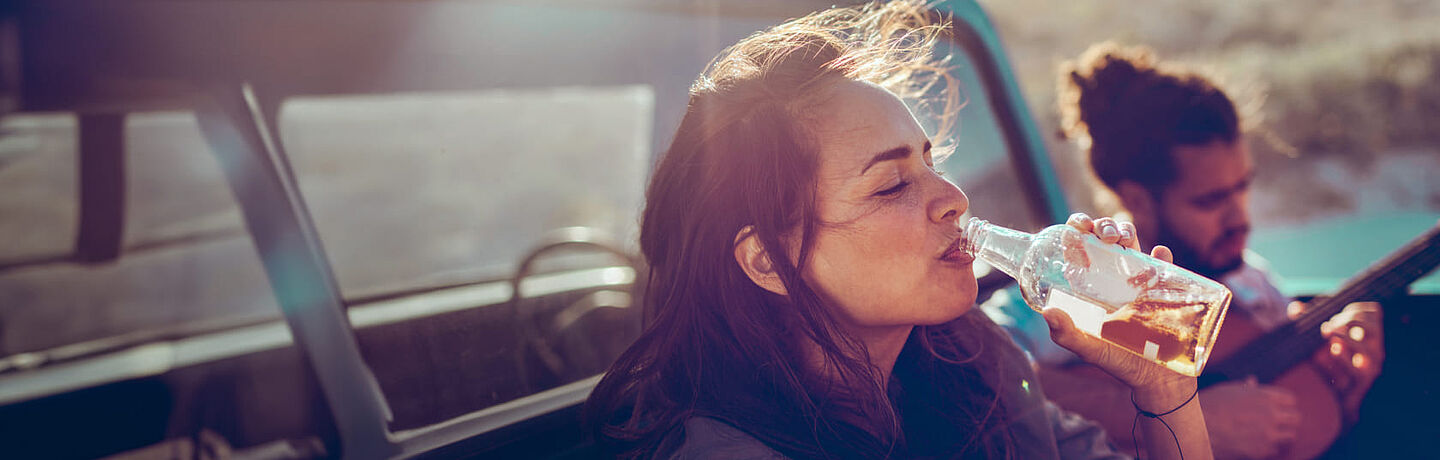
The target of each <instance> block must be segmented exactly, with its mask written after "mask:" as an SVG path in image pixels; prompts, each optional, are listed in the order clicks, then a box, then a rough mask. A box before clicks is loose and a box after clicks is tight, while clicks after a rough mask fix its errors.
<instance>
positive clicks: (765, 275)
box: [735, 225, 788, 295]
mask: <svg viewBox="0 0 1440 460" xmlns="http://www.w3.org/2000/svg"><path fill="white" fill-rule="evenodd" d="M735 263H738V264H740V269H741V270H744V271H745V275H746V276H749V277H750V281H753V282H755V285H757V286H760V287H761V288H763V289H765V290H767V291H770V292H773V293H776V294H780V295H787V294H786V292H788V291H786V290H785V283H783V282H781V281H780V275H779V274H778V273H776V272H775V264H774V263H773V262H771V261H770V254H769V253H768V252H766V251H765V245H764V244H762V243H761V242H760V237H759V236H758V235H756V234H755V226H753V225H746V226H745V228H742V229H740V231H739V232H736V233H735Z"/></svg>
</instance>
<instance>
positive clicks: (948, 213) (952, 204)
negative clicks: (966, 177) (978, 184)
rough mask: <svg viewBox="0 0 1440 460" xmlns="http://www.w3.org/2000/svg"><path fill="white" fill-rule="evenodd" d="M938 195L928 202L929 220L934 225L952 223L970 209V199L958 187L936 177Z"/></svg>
mask: <svg viewBox="0 0 1440 460" xmlns="http://www.w3.org/2000/svg"><path fill="white" fill-rule="evenodd" d="M935 179H936V180H937V181H938V182H939V183H940V184H939V187H938V188H939V190H940V191H939V194H938V195H937V196H936V197H935V198H933V199H932V200H931V202H930V210H929V211H930V220H932V221H934V222H935V223H947V222H948V223H954V222H955V221H957V220H959V219H960V216H961V215H962V214H965V211H967V210H969V209H970V197H967V196H965V192H964V191H963V190H960V187H959V186H956V185H955V184H953V183H951V182H950V181H948V180H945V179H944V178H942V177H939V176H936V177H935Z"/></svg>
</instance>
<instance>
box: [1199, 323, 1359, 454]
mask: <svg viewBox="0 0 1440 460" xmlns="http://www.w3.org/2000/svg"><path fill="white" fill-rule="evenodd" d="M1264 334H1265V330H1264V329H1261V328H1260V326H1259V325H1258V324H1256V323H1255V321H1254V320H1253V319H1251V317H1250V315H1248V314H1246V313H1245V312H1244V311H1241V310H1239V309H1238V308H1237V309H1232V310H1231V311H1230V312H1229V313H1227V314H1226V316H1225V325H1224V326H1222V327H1221V328H1220V336H1219V337H1218V338H1216V339H1215V350H1214V351H1212V352H1211V356H1210V359H1211V360H1212V361H1224V360H1226V359H1228V358H1230V356H1231V355H1233V354H1235V353H1237V352H1239V351H1240V350H1241V349H1242V348H1244V346H1245V345H1246V344H1248V343H1250V342H1252V341H1254V340H1255V339H1257V338H1259V337H1260V336H1262V335H1264ZM1269 385H1274V386H1277V387H1281V388H1284V389H1286V390H1289V391H1290V392H1291V393H1292V394H1294V395H1295V405H1296V409H1297V410H1299V411H1300V427H1299V430H1298V432H1297V433H1296V438H1295V443H1294V444H1292V445H1291V446H1290V449H1288V450H1286V451H1284V452H1282V453H1281V455H1280V456H1279V458H1285V459H1309V458H1315V457H1318V456H1320V455H1321V454H1323V453H1325V450H1326V449H1329V448H1330V444H1332V443H1334V442H1335V438H1336V437H1338V436H1339V434H1340V420H1341V409H1340V403H1339V402H1338V401H1336V399H1335V393H1334V391H1332V390H1331V389H1330V384H1329V383H1327V382H1326V380H1325V378H1324V377H1323V376H1321V375H1320V373H1319V372H1317V371H1316V370H1315V368H1314V367H1313V366H1309V365H1299V366H1294V367H1291V368H1290V370H1289V371H1287V372H1285V373H1284V374H1281V375H1280V377H1278V378H1276V379H1275V380H1274V381H1272V382H1270V383H1269ZM1200 403H1201V404H1202V405H1203V404H1204V403H1205V401H1204V399H1201V401H1200ZM1256 428H1259V427H1256Z"/></svg>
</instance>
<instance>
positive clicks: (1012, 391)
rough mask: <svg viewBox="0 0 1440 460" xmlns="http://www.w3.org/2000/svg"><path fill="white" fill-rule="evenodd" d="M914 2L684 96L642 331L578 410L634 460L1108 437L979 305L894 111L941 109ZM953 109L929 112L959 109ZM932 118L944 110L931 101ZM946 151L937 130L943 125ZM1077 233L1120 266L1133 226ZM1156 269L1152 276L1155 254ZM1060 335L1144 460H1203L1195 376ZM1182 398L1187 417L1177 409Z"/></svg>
mask: <svg viewBox="0 0 1440 460" xmlns="http://www.w3.org/2000/svg"><path fill="white" fill-rule="evenodd" d="M927 18H928V16H927V15H926V13H925V12H924V11H923V9H922V8H921V7H920V6H919V5H917V4H913V3H892V4H887V5H870V6H866V7H862V8H856V9H836V10H830V11H825V12H821V13H817V14H814V15H811V16H807V17H805V18H801V19H796V20H793V21H790V22H787V23H785V24H783V25H780V26H777V27H775V28H773V29H770V30H768V31H765V32H762V33H759V34H756V35H753V36H751V37H749V38H746V39H745V40H743V41H741V42H740V43H738V44H736V45H734V46H732V47H731V48H729V49H727V50H726V51H724V52H723V53H722V54H721V55H720V56H719V57H717V58H716V60H715V61H714V62H712V63H711V65H710V67H709V68H708V69H707V71H706V72H705V73H704V75H703V76H702V77H701V78H700V79H699V81H697V82H696V83H695V85H694V86H693V87H692V89H691V98H690V105H689V109H688V110H687V112H686V115H685V117H684V119H683V120H682V121H681V123H680V127H679V129H678V132H677V133H676V135H675V140H674V141H673V143H672V144H671V146H670V149H669V150H668V151H667V152H666V154H665V156H664V158H663V159H662V160H661V162H660V165H659V167H658V168H657V170H656V171H655V174H654V176H653V179H652V181H651V184H650V188H649V191H648V194H647V204H646V208H645V211H644V215H643V217H642V219H643V222H642V226H641V237H640V240H641V249H642V251H643V252H644V255H645V257H646V259H647V260H648V262H649V264H650V268H651V272H650V277H651V278H650V281H649V286H650V290H649V292H647V294H646V296H645V300H644V302H645V305H646V310H647V316H649V324H647V326H646V331H645V333H644V334H643V335H642V336H641V338H640V339H639V340H637V341H636V342H635V343H634V344H633V345H632V346H631V347H630V349H629V350H627V351H626V352H625V353H624V354H623V355H622V356H621V357H620V358H619V360H618V361H617V362H616V363H615V364H614V366H613V367H612V368H611V370H610V372H609V373H608V374H607V375H606V376H605V378H604V379H603V380H602V381H601V382H600V383H599V385H597V387H596V388H595V391H594V393H593V394H592V396H591V399H590V402H589V404H588V407H587V413H588V417H587V418H589V420H590V422H591V423H593V424H594V426H595V428H596V435H597V439H598V440H599V442H600V443H601V445H602V446H604V447H606V448H607V449H609V450H611V451H612V453H615V454H618V455H621V456H626V457H666V458H780V457H790V458H833V457H841V458H885V457H891V458H912V457H962V456H968V457H986V458H1004V457H1010V458H1046V457H1050V458H1054V457H1060V456H1067V457H1076V456H1083V457H1086V458H1094V457H1105V456H1107V455H1109V450H1108V446H1106V445H1105V444H1104V441H1103V434H1101V433H1100V432H1099V431H1098V430H1097V429H1094V428H1093V425H1089V424H1085V423H1081V422H1078V421H1077V419H1075V418H1074V417H1073V416H1070V415H1067V414H1063V413H1061V412H1059V411H1058V410H1057V409H1055V408H1054V406H1053V405H1050V404H1047V403H1046V402H1045V401H1044V400H1043V397H1042V396H1040V395H1041V393H1040V392H1039V391H1038V382H1036V380H1035V378H1034V377H1033V374H1032V371H1031V369H1030V367H1029V365H1028V363H1027V362H1026V361H1025V359H1024V357H1023V355H1021V354H1020V353H1019V352H1018V350H1017V349H1016V348H1015V347H1014V345H1013V343H1011V342H1010V341H1009V339H1008V338H1006V336H1005V335H1004V333H1003V332H1001V331H999V330H998V328H996V327H995V326H994V324H992V323H990V322H988V320H986V319H985V317H984V315H980V314H973V315H967V314H966V313H967V312H969V311H970V310H971V309H972V307H973V306H974V301H975V295H976V289H977V288H976V284H975V275H974V272H973V271H972V269H971V265H970V263H971V260H972V259H971V258H970V257H968V256H966V255H965V254H963V253H961V252H960V251H958V250H957V249H956V248H957V245H958V242H959V230H958V228H957V221H958V219H959V218H960V216H961V215H962V214H964V213H965V211H966V210H967V208H968V206H969V203H968V201H967V199H966V197H965V195H964V193H962V192H961V191H960V189H959V188H957V187H956V186H955V185H954V184H951V183H950V182H948V181H946V180H945V179H944V178H942V177H940V175H939V174H938V173H937V172H936V171H935V169H934V164H935V163H934V156H935V154H936V150H937V148H936V147H934V145H933V144H932V142H930V140H929V139H927V138H926V136H925V133H924V132H923V131H922V129H921V128H920V126H919V124H918V123H916V121H915V118H914V116H912V115H911V113H910V111H909V109H907V108H906V106H905V104H904V103H903V102H902V100H901V99H900V98H899V97H897V95H903V96H910V95H919V94H923V93H930V92H933V91H934V90H941V89H943V90H945V91H946V92H947V93H949V94H954V91H955V88H954V87H953V85H943V86H937V85H932V83H936V81H937V78H939V76H941V75H943V72H942V71H941V69H940V68H939V67H938V66H937V64H938V63H936V62H934V61H933V60H932V58H931V56H930V51H931V48H932V47H933V44H934V41H935V40H936V38H937V36H938V34H939V33H940V32H941V31H942V30H943V29H944V28H943V25H933V24H929V22H928V19H927ZM954 99H955V98H954V97H953V96H949V97H946V98H945V100H950V101H953V100H954ZM947 108H948V104H947ZM942 132H943V130H942ZM1072 225H1075V226H1077V227H1079V228H1081V229H1082V230H1086V231H1094V232H1095V233H1096V234H1097V235H1103V236H1104V239H1105V240H1106V241H1108V242H1112V243H1120V244H1125V245H1128V246H1131V247H1133V246H1134V244H1135V238H1134V236H1133V235H1134V233H1133V228H1131V227H1129V226H1125V225H1122V224H1118V223H1116V222H1115V221H1113V220H1109V219H1100V220H1096V221H1093V222H1092V221H1090V220H1089V218H1088V217H1084V216H1077V217H1076V218H1074V219H1072ZM1157 256H1160V257H1168V252H1167V251H1166V250H1164V249H1163V248H1161V249H1159V250H1157ZM1046 318H1047V321H1049V322H1050V323H1051V324H1052V327H1053V331H1054V337H1055V340H1056V341H1057V342H1059V343H1060V344H1062V345H1064V346H1066V347H1068V348H1070V349H1072V350H1074V351H1075V352H1076V353H1077V354H1079V355H1081V356H1083V357H1086V358H1087V359H1089V360H1090V361H1091V362H1093V363H1095V364H1097V365H1099V366H1101V367H1102V368H1105V369H1107V370H1108V371H1110V372H1112V373H1114V374H1115V375H1116V376H1117V377H1120V378H1121V379H1122V380H1124V381H1126V382H1128V383H1130V384H1131V385H1132V386H1133V387H1134V388H1135V390H1136V394H1137V401H1136V403H1137V405H1138V406H1139V407H1142V408H1145V409H1148V410H1154V411H1157V412H1158V411H1164V410H1168V409H1170V408H1174V407H1177V406H1178V407H1179V410H1177V411H1175V412H1173V413H1170V414H1168V415H1165V416H1164V420H1165V421H1167V422H1168V423H1169V426H1170V427H1172V428H1174V431H1175V434H1176V438H1175V440H1173V441H1172V440H1171V439H1170V435H1169V432H1167V431H1165V428H1164V427H1163V426H1162V425H1161V424H1160V423H1157V422H1148V421H1147V422H1143V423H1142V427H1143V428H1144V429H1145V433H1146V436H1147V437H1150V438H1151V439H1158V438H1156V437H1157V436H1164V438H1165V439H1164V441H1165V442H1156V443H1151V444H1152V445H1151V446H1150V452H1151V453H1152V456H1154V457H1165V456H1176V455H1177V454H1178V453H1179V452H1177V451H1176V446H1177V444H1178V445H1179V446H1180V447H1181V448H1182V449H1183V451H1184V453H1185V454H1186V456H1187V457H1189V458H1207V457H1208V456H1209V455H1208V449H1209V446H1208V442H1207V439H1206V435H1205V431H1204V421H1203V418H1202V417H1201V415H1200V412H1199V409H1198V407H1199V405H1198V403H1196V402H1193V401H1192V400H1190V399H1187V398H1190V397H1191V396H1192V395H1193V394H1194V391H1195V381H1194V379H1189V378H1185V377H1183V376H1180V375H1179V374H1175V373H1173V372H1170V371H1168V370H1163V369H1161V368H1159V367H1158V366H1153V365H1150V364H1149V363H1148V362H1145V361H1143V360H1141V359H1139V358H1135V357H1133V356H1131V355H1129V354H1126V353H1124V352H1121V351H1118V349H1111V348H1107V347H1106V346H1105V345H1103V343H1102V342H1098V341H1096V340H1093V339H1089V338H1088V337H1086V336H1084V335H1083V334H1081V333H1079V332H1076V331H1075V330H1074V328H1073V326H1072V325H1071V324H1070V321H1069V319H1068V317H1066V316H1065V315H1064V314H1063V313H1061V312H1058V311H1052V312H1047V313H1046ZM1182 402H1185V403H1186V404H1182Z"/></svg>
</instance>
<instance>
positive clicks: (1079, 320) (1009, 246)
mask: <svg viewBox="0 0 1440 460" xmlns="http://www.w3.org/2000/svg"><path fill="white" fill-rule="evenodd" d="M965 238H966V242H965V244H964V245H963V247H964V248H965V249H966V250H967V251H970V252H971V254H974V255H975V256H976V258H979V259H981V260H984V261H986V262H987V263H990V264H991V265H992V266H994V267H995V268H997V269H999V270H1000V271H1003V272H1005V273H1006V274H1009V275H1010V276H1011V277H1014V278H1015V279H1016V281H1017V282H1018V283H1019V284H1020V292H1021V294H1022V295H1023V296H1024V298H1025V302H1026V303H1027V304H1029V305H1030V307H1031V308H1033V309H1035V310H1036V311H1039V310H1043V309H1044V308H1047V307H1057V308H1060V309H1063V310H1065V312H1066V313H1068V314H1069V315H1070V318H1071V319H1072V320H1074V322H1075V326H1076V328H1078V329H1080V330H1081V331H1084V332H1085V333H1088V334H1090V335H1093V336H1096V337H1099V338H1101V339H1103V340H1106V341H1109V342H1111V343H1113V344H1115V345H1117V346H1120V347H1121V348H1124V349H1126V350H1128V351H1130V352H1132V353H1135V354H1137V355H1140V356H1142V357H1145V358H1146V359H1149V360H1151V361H1154V362H1156V363H1159V364H1161V365H1163V366H1165V367H1167V368H1170V369H1171V370H1174V371H1176V372H1179V373H1182V374H1186V375H1190V376H1198V375H1199V374H1200V372H1201V371H1202V370H1203V369H1204V367H1205V361H1206V359H1207V358H1208V357H1209V354H1210V350H1211V349H1212V348H1213V345H1214V342H1215V337H1216V336H1217V335H1218V334H1219V331H1220V325H1221V324H1222V323H1223V322H1224V318H1225V310H1226V309H1227V308H1228V306H1229V305H1230V296H1231V295H1230V290H1229V289H1226V288H1225V287H1224V286H1223V285H1221V284H1220V283H1217V282H1215V281H1213V280H1210V279H1207V278H1205V277H1202V276H1200V275H1197V274H1195V273H1193V272H1190V271H1188V270H1185V269H1183V268H1180V267H1177V266H1175V265H1173V264H1169V263H1166V262H1163V261H1161V260H1159V259H1155V258H1153V257H1150V256H1148V255H1145V254H1143V253H1140V252H1138V251H1134V250H1131V249H1125V248H1122V247H1120V246H1118V245H1115V244H1106V243H1103V242H1101V241H1100V240H1099V238H1096V237H1095V236H1094V235H1089V234H1086V233H1082V232H1080V231H1078V230H1075V229H1074V228H1071V227H1069V226H1067V225H1055V226H1051V227H1049V228H1046V229H1044V230H1042V231H1040V232H1039V233H1036V234H1033V235H1032V234H1029V233H1024V232H1019V231H1015V230H1011V229H1007V228H1004V227H998V226H995V225H991V224H989V223H987V222H985V221H983V220H979V219H971V221H970V222H969V224H968V225H967V226H966V229H965Z"/></svg>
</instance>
